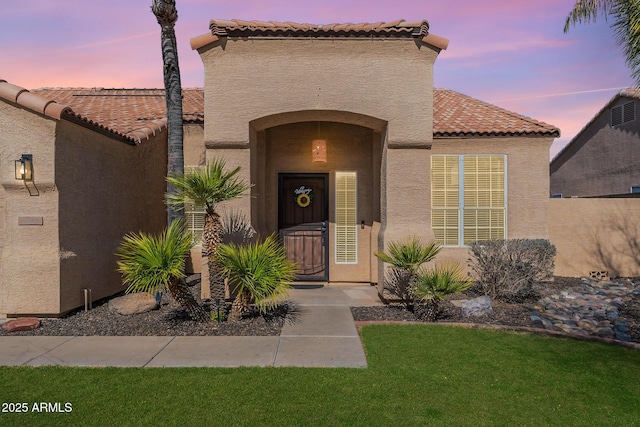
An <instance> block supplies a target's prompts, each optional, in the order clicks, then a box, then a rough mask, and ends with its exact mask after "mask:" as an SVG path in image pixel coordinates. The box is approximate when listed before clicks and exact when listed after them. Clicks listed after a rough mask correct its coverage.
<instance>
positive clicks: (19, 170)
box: [15, 154, 33, 182]
mask: <svg viewBox="0 0 640 427" xmlns="http://www.w3.org/2000/svg"><path fill="white" fill-rule="evenodd" d="M15 163H16V179H17V180H21V181H25V182H27V181H33V156H32V155H31V154H23V155H22V156H21V157H20V158H19V159H18V160H16V161H15Z"/></svg>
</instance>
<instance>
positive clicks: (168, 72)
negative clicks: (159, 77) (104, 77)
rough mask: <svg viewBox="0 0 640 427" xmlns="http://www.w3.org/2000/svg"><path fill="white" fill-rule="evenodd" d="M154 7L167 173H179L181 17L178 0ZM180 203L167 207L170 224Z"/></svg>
mask: <svg viewBox="0 0 640 427" xmlns="http://www.w3.org/2000/svg"><path fill="white" fill-rule="evenodd" d="M151 10H152V11H153V14H154V15H155V16H156V19H157V20H158V24H160V27H161V29H162V37H161V40H162V61H163V63H164V89H165V100H166V103H167V126H168V132H169V135H168V138H167V145H168V163H167V174H168V175H169V176H176V175H179V174H182V173H184V152H183V148H182V141H183V128H182V126H183V119H182V84H181V82H180V67H179V65H178V46H177V43H176V33H175V30H174V27H175V24H176V21H177V20H178V11H177V9H176V2H175V0H152V5H151ZM167 193H169V194H176V190H175V188H174V186H173V185H172V184H171V183H167ZM182 212H183V210H182V209H181V207H180V206H177V205H169V206H167V219H168V222H169V224H171V223H172V222H173V221H175V220H176V219H178V218H181V217H182V216H183V213H182Z"/></svg>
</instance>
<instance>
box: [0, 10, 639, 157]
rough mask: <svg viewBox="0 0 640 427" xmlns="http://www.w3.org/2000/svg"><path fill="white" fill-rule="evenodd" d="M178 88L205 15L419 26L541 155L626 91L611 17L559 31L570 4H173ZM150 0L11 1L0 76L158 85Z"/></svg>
mask: <svg viewBox="0 0 640 427" xmlns="http://www.w3.org/2000/svg"><path fill="white" fill-rule="evenodd" d="M176 3H177V7H178V13H179V19H178V23H177V26H176V33H177V38H178V45H179V61H180V68H181V74H182V83H183V86H184V87H202V85H203V66H202V62H201V61H200V58H199V56H198V53H197V52H196V51H193V50H191V48H190V46H189V40H190V39H191V38H192V37H195V36H198V35H200V34H204V33H206V32H207V31H208V24H209V20H210V19H212V18H218V19H244V20H253V19H255V20H262V21H269V20H273V21H293V22H304V23H313V24H330V23H335V22H340V23H345V22H377V21H393V20H396V19H400V18H402V19H406V20H409V21H414V20H419V19H427V20H428V21H429V23H430V32H432V33H433V34H436V35H438V36H442V37H445V38H448V39H449V40H450V44H449V48H448V49H447V50H446V51H443V52H442V53H441V54H440V56H439V58H438V59H437V61H436V64H435V70H434V76H435V77H434V79H435V87H439V88H448V89H452V90H455V91H458V92H461V93H463V94H466V95H469V96H472V97H475V98H478V99H480V100H483V101H486V102H489V103H492V104H496V105H498V106H500V107H503V108H506V109H508V110H512V111H515V112H517V113H520V114H524V115H527V116H530V117H533V118H535V119H538V120H542V121H545V122H547V123H550V124H553V125H555V126H557V127H559V128H560V129H561V132H562V135H561V137H560V138H558V139H557V140H556V142H555V143H554V144H553V146H552V148H551V156H553V155H554V154H555V153H557V151H558V150H559V149H560V148H561V147H562V146H564V145H565V144H566V143H567V142H569V141H570V140H571V138H573V137H574V136H575V135H576V133H577V132H578V131H579V130H580V129H581V128H582V127H583V126H584V125H585V124H586V123H587V122H588V121H589V120H590V119H591V118H592V117H593V116H594V115H595V114H596V113H597V112H598V111H599V110H600V109H601V108H602V107H603V106H604V105H605V104H606V103H607V102H608V101H609V100H610V99H611V97H613V96H614V95H615V94H616V93H617V92H618V91H619V90H621V89H622V88H625V87H629V86H632V85H633V81H632V79H631V78H630V77H629V75H630V73H629V70H628V68H627V66H626V64H625V62H624V56H623V54H622V50H621V48H620V47H618V46H617V45H616V44H615V41H614V36H613V31H612V30H611V28H610V23H611V22H606V21H605V19H604V18H599V19H598V22H597V23H595V24H594V23H591V24H585V25H581V26H578V27H575V28H572V29H571V31H570V32H569V33H568V34H564V33H563V31H562V30H563V26H564V19H565V17H566V16H567V14H568V13H569V11H570V10H571V9H572V6H573V4H574V3H575V2H574V0H536V1H533V0H531V1H529V0H484V1H478V0H447V1H443V0H432V1H427V0H424V1H416V0H395V1H376V0H313V1H310V0H245V1H241V0H177V1H176ZM150 5H151V0H19V1H5V2H3V5H2V8H1V9H0V52H2V59H1V62H0V79H4V80H7V81H8V82H10V83H13V84H16V85H18V86H22V87H26V88H28V89H35V88H39V87H138V88H161V87H163V79H162V55H161V51H160V27H159V26H158V24H157V22H156V20H155V17H154V15H153V14H152V13H151V10H150Z"/></svg>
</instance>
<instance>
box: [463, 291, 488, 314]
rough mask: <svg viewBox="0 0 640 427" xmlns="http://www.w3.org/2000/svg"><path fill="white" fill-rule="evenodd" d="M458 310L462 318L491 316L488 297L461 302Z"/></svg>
mask: <svg viewBox="0 0 640 427" xmlns="http://www.w3.org/2000/svg"><path fill="white" fill-rule="evenodd" d="M460 308H461V310H462V317H478V316H492V315H493V307H492V306H491V297H489V295H483V296H481V297H478V298H473V299H470V300H468V301H463V302H462V304H461V307H460Z"/></svg>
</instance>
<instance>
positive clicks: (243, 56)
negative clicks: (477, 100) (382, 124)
mask: <svg viewBox="0 0 640 427" xmlns="http://www.w3.org/2000/svg"><path fill="white" fill-rule="evenodd" d="M199 52H200V54H201V57H202V61H203V62H204V66H205V85H204V87H205V111H206V116H207V122H206V126H205V141H206V142H207V144H211V143H214V144H219V145H225V144H249V129H248V126H247V124H248V123H249V122H251V121H252V120H255V119H258V118H260V117H264V116H269V115H272V114H279V113H283V112H290V111H304V110H337V111H347V112H354V113H358V114H364V115H368V116H371V117H377V118H380V119H382V120H386V121H388V122H389V123H390V125H389V130H388V133H389V140H390V141H392V142H398V143H416V144H421V143H424V142H425V141H428V140H430V139H431V135H432V121H433V119H432V116H433V66H432V65H433V62H434V61H435V59H436V56H437V51H436V50H434V49H433V48H431V47H429V46H427V45H421V46H419V45H417V44H416V42H415V41H414V40H393V39H388V40H385V39H370V38H368V39H289V40H283V39H248V40H247V39H243V40H238V39H231V38H230V39H228V40H227V41H226V42H225V43H224V44H222V45H221V44H210V45H208V46H206V47H204V48H202V49H200V50H199ZM407 105H414V106H416V107H418V106H419V108H406V107H403V106H407Z"/></svg>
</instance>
